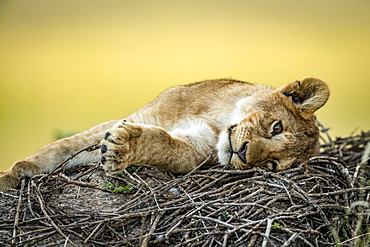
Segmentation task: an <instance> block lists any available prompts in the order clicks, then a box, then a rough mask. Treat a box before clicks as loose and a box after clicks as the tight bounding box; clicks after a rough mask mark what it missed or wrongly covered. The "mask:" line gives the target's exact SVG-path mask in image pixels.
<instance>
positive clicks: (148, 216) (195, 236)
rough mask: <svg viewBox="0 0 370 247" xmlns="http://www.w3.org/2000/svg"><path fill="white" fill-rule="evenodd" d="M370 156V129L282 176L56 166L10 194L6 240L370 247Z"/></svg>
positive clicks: (4, 203)
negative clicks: (61, 169)
mask: <svg viewBox="0 0 370 247" xmlns="http://www.w3.org/2000/svg"><path fill="white" fill-rule="evenodd" d="M369 153H370V132H367V133H362V134H361V135H359V136H353V137H349V138H341V139H337V140H336V141H334V142H327V143H326V144H324V145H322V147H321V154H320V156H318V157H314V158H312V159H311V160H310V161H309V162H308V163H307V164H301V165H300V166H297V167H295V168H292V169H289V170H286V171H280V172H271V171H268V170H266V169H262V168H254V169H251V170H233V169H225V168H223V167H220V166H217V165H215V166H213V167H211V168H209V169H202V168H203V167H202V165H203V164H200V165H199V166H198V167H197V168H196V169H195V170H193V171H191V172H190V173H188V174H187V175H176V176H175V175H173V174H170V173H167V172H164V171H159V170H157V169H153V168H149V167H140V168H138V169H137V170H135V171H125V172H124V173H123V174H121V175H120V176H109V175H106V174H105V173H104V172H103V171H102V170H101V169H100V168H99V165H98V164H89V165H88V166H87V165H81V166H79V167H77V168H76V169H74V170H68V171H64V172H63V173H62V172H58V171H56V172H54V173H52V174H50V175H40V176H36V177H33V178H32V179H30V180H29V181H27V182H26V181H22V184H21V189H20V190H19V191H17V192H14V193H2V194H0V206H1V207H0V245H1V246H334V245H335V244H341V245H340V246H367V245H369V244H370V234H369V232H370V162H369ZM113 191H114V192H113Z"/></svg>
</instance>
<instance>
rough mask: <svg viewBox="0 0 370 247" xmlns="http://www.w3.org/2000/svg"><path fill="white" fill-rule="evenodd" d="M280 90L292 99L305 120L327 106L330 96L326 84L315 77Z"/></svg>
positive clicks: (290, 84)
mask: <svg viewBox="0 0 370 247" xmlns="http://www.w3.org/2000/svg"><path fill="white" fill-rule="evenodd" d="M278 90H279V91H280V92H281V93H282V94H284V95H285V96H286V97H291V99H292V101H293V102H294V104H295V105H296V106H297V107H298V108H299V109H300V110H301V113H302V116H303V117H304V118H310V117H311V116H312V115H313V114H314V112H315V111H316V110H317V109H319V108H321V107H322V106H323V105H325V103H326V101H327V100H328V98H329V95H330V91H329V87H328V86H327V85H326V83H325V82H323V81H322V80H320V79H318V78H314V77H306V78H303V79H301V80H300V81H294V82H291V83H289V84H288V85H285V86H283V87H281V88H279V89H278Z"/></svg>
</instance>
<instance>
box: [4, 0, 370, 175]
mask: <svg viewBox="0 0 370 247" xmlns="http://www.w3.org/2000/svg"><path fill="white" fill-rule="evenodd" d="M0 57H1V59H0V138H1V141H0V170H4V169H6V168H8V167H10V166H11V165H12V164H13V162H14V161H16V160H19V159H22V158H25V157H26V156H28V155H31V154H32V153H34V152H36V151H37V150H39V149H40V148H41V147H42V146H43V145H45V144H47V143H49V142H51V141H52V140H53V138H54V136H55V135H56V134H55V133H56V132H57V131H59V130H62V131H67V132H69V131H70V132H77V131H82V130H84V129H87V128H89V127H91V126H93V125H96V124H98V123H100V122H103V121H107V120H111V119H120V118H123V117H125V116H127V115H129V114H130V113H131V112H133V111H135V110H136V109H138V108H140V107H141V106H143V105H144V104H146V103H148V102H149V101H151V100H152V99H153V98H154V97H155V96H156V95H157V94H158V93H160V92H161V91H163V90H164V89H166V88H168V87H170V86H173V85H177V84H186V83H189V82H195V81H200V80H204V79H213V78H225V77H232V78H235V79H240V80H246V81H249V82H256V83H264V84H271V85H275V86H280V85H283V84H285V83H288V82H290V81H292V80H294V79H300V78H302V77H304V76H317V77H320V78H322V79H324V80H325V81H326V82H327V83H328V84H329V86H330V88H331V92H332V95H331V98H330V100H329V102H328V104H327V105H326V106H325V107H324V108H323V109H321V110H319V112H318V114H317V115H318V117H319V119H320V121H321V122H322V123H323V124H325V125H326V126H327V127H330V128H331V132H330V133H331V134H332V136H333V137H335V136H348V135H350V134H351V133H352V132H353V133H358V132H359V131H360V130H368V129H369V127H370V125H369V120H370V114H369V103H370V100H369V94H370V86H369V83H370V68H369V67H370V66H369V65H370V1H368V0H352V1H348V0H335V1H334V0H332V1H329V0H328V1H322V0H313V1H297V0H281V1H276V0H260V1H246V0H243V1H236V0H230V1H219V0H212V1H207V0H202V1H199V0H196V1H195V0H186V1H183V0H178V1H174V0H169V1H162V0H157V1H149V0H148V1H140V0H139V1H137V0H135V1H133V0H131V1H128V0H109V1H97V0H84V1H82V0H80V1H78V0H73V1H72V0H48V1H45V0H33V1H24V0H1V1H0Z"/></svg>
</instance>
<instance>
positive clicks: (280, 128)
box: [272, 121, 283, 136]
mask: <svg viewBox="0 0 370 247" xmlns="http://www.w3.org/2000/svg"><path fill="white" fill-rule="evenodd" d="M281 132H283V124H282V123H281V121H279V122H277V123H275V124H274V126H273V127H272V136H276V135H278V134H280V133H281Z"/></svg>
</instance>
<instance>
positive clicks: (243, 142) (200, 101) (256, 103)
mask: <svg viewBox="0 0 370 247" xmlns="http://www.w3.org/2000/svg"><path fill="white" fill-rule="evenodd" d="M328 98H329V89H328V86H327V85H326V84H325V83H324V82H323V81H322V80H320V79H318V78H313V77H307V78H303V79H302V80H299V81H293V82H291V83H289V84H287V85H285V86H283V87H281V88H278V89H275V88H273V87H270V86H264V85H257V84H251V83H247V82H242V81H237V80H231V79H221V80H210V81H203V82H198V83H193V84H189V85H185V86H176V87H173V88H170V89H168V90H166V91H164V92H163V93H162V94H161V95H159V96H158V97H157V98H156V99H155V100H154V101H152V102H151V103H149V104H148V105H146V106H144V107H143V108H141V109H140V110H138V111H136V112H135V113H133V114H132V115H130V116H128V117H127V118H125V119H124V120H113V121H110V122H105V123H102V124H100V125H97V126H95V127H93V128H91V129H89V130H86V131H84V132H81V133H79V134H76V135H74V136H71V137H68V138H64V139H62V140H58V141H56V142H54V143H51V144H49V145H47V146H45V147H44V148H43V149H42V150H41V151H40V152H38V153H36V154H34V155H31V156H30V157H28V158H26V159H25V160H22V161H18V162H16V163H15V164H14V165H13V166H12V167H11V168H10V169H9V170H7V171H5V172H3V173H2V174H1V175H0V190H6V189H8V188H15V187H17V185H18V183H19V181H20V178H21V177H31V176H33V175H35V174H39V173H48V172H51V171H52V170H53V169H54V168H55V167H56V166H57V165H58V164H60V163H61V162H63V161H64V160H66V159H67V158H69V157H70V156H71V155H72V154H74V153H76V152H77V151H79V150H81V149H83V148H85V147H87V146H90V145H94V144H97V143H99V145H100V149H99V150H95V151H91V152H82V153H81V154H79V155H77V156H76V157H75V158H73V159H71V160H70V161H69V163H68V166H69V167H72V166H75V165H77V164H80V163H88V162H97V161H99V160H100V162H101V164H102V166H103V168H104V169H105V170H106V171H107V172H109V173H119V172H121V171H122V170H123V169H125V168H126V167H127V166H128V165H129V164H145V165H150V166H154V167H158V168H160V169H165V170H168V171H171V172H174V173H187V172H189V171H190V170H192V169H193V168H195V167H196V166H197V165H198V164H199V163H201V162H202V161H204V160H205V159H206V157H207V155H209V154H212V155H213V157H215V160H218V162H220V163H221V164H222V165H228V164H230V165H232V166H233V167H235V168H236V169H248V168H251V167H256V166H267V167H269V168H270V169H272V170H276V171H278V170H283V169H287V168H288V167H290V166H291V165H293V164H296V163H301V162H306V161H307V160H308V159H309V158H310V156H312V155H313V154H314V152H315V149H316V146H317V143H318V136H319V131H318V128H317V126H316V123H315V119H314V112H315V111H316V110H317V109H319V108H320V107H322V106H323V105H324V104H325V103H326V101H327V100H328ZM215 160H213V161H212V162H214V161H215Z"/></svg>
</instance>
